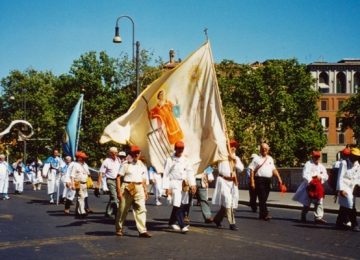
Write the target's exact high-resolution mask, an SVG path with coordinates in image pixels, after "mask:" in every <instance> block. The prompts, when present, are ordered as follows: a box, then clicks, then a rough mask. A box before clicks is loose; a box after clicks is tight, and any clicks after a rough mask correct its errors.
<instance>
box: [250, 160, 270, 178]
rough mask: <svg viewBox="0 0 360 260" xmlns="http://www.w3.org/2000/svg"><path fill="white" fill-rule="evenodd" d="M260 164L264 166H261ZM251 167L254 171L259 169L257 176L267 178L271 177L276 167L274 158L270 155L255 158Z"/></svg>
mask: <svg viewBox="0 0 360 260" xmlns="http://www.w3.org/2000/svg"><path fill="white" fill-rule="evenodd" d="M265 160H266V161H265ZM260 165H262V166H261V167H260ZM249 168H250V169H251V170H253V171H255V170H256V169H257V171H256V173H255V176H257V177H265V178H271V177H272V176H273V170H275V169H276V167H275V164H274V160H273V158H272V157H271V156H270V155H267V156H266V157H263V156H258V157H256V158H254V159H253V160H252V162H251V163H250V165H249Z"/></svg>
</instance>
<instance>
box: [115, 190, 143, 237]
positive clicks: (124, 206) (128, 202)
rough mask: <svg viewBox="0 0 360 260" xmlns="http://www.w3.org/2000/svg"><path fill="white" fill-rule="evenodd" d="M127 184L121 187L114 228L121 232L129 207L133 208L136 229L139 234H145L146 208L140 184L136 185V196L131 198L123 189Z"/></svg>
mask: <svg viewBox="0 0 360 260" xmlns="http://www.w3.org/2000/svg"><path fill="white" fill-rule="evenodd" d="M127 185H128V183H123V184H122V185H121V193H122V194H123V197H122V199H121V201H120V206H119V209H118V212H117V214H116V221H115V227H116V230H122V229H123V226H124V223H125V220H126V216H127V214H128V212H129V209H130V207H131V206H133V214H134V219H135V223H136V227H137V229H138V231H139V233H144V232H146V207H145V193H144V187H143V186H142V184H136V185H135V188H136V194H135V195H134V197H133V196H131V195H130V194H129V192H128V191H127V190H126V189H125V187H126V186H127Z"/></svg>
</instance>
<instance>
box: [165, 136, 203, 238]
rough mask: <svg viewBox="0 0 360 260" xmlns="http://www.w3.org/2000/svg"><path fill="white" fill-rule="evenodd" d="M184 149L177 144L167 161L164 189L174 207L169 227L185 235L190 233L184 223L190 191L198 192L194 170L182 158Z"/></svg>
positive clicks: (182, 145) (180, 143) (180, 144)
mask: <svg viewBox="0 0 360 260" xmlns="http://www.w3.org/2000/svg"><path fill="white" fill-rule="evenodd" d="M184 147H185V146H184V143H183V142H182V141H178V142H176V143H175V154H174V155H173V156H171V157H169V158H167V159H166V162H165V167H164V168H165V170H164V177H163V188H164V189H165V191H166V195H167V196H171V198H172V200H171V202H172V205H173V209H172V212H171V216H170V219H169V226H170V227H171V228H172V229H174V230H181V232H183V233H185V232H188V231H189V227H188V226H186V225H185V223H184V214H185V213H184V210H185V206H186V205H187V204H188V203H189V196H190V195H189V190H190V189H191V192H192V193H193V194H194V193H195V192H196V182H195V177H194V170H193V169H192V168H191V165H190V164H189V162H188V160H187V159H186V158H185V157H184V156H182V155H183V152H184ZM176 222H177V223H178V224H176Z"/></svg>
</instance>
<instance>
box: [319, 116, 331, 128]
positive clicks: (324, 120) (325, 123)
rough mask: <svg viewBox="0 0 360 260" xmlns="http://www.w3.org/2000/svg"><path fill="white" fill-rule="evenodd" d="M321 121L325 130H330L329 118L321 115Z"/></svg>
mask: <svg viewBox="0 0 360 260" xmlns="http://www.w3.org/2000/svg"><path fill="white" fill-rule="evenodd" d="M320 123H321V125H322V126H323V128H324V130H328V128H329V118H328V117H320Z"/></svg>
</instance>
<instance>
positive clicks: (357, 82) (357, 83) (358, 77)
mask: <svg viewBox="0 0 360 260" xmlns="http://www.w3.org/2000/svg"><path fill="white" fill-rule="evenodd" d="M359 88H360V72H356V73H355V74H354V93H358V92H359Z"/></svg>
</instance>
